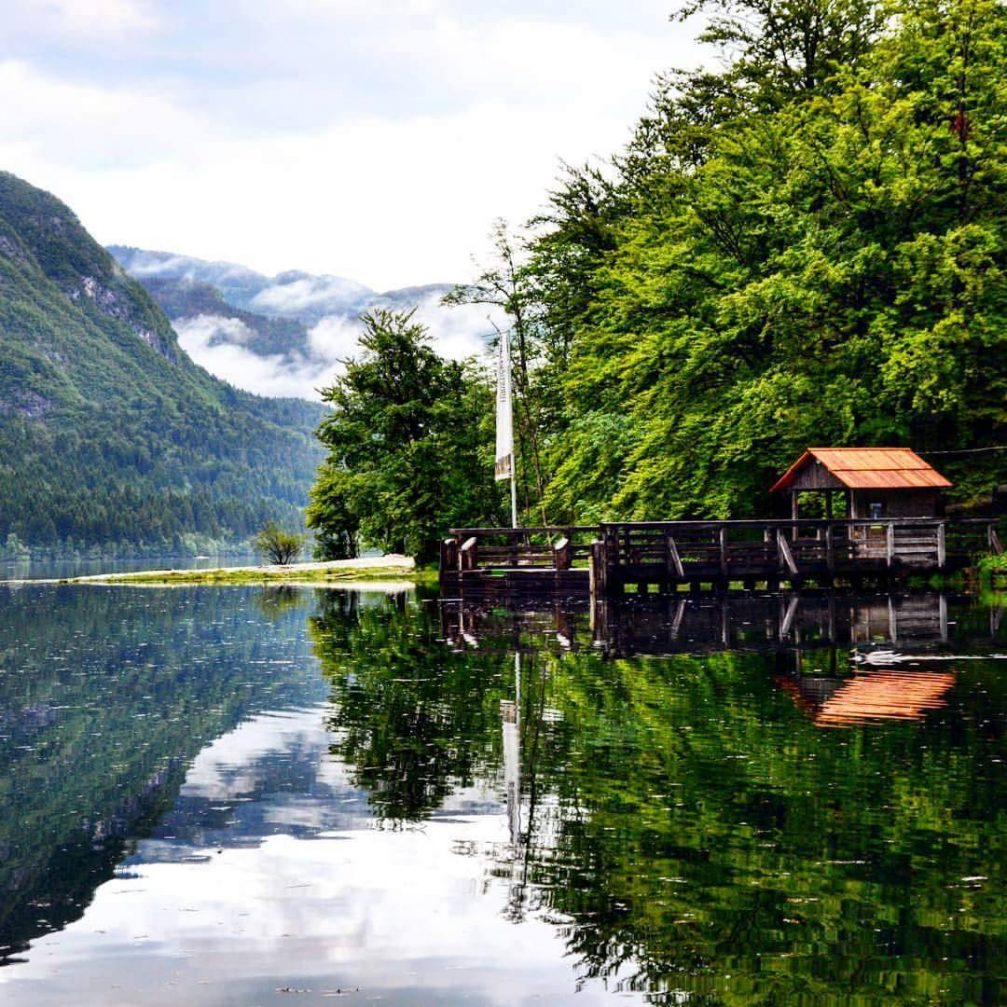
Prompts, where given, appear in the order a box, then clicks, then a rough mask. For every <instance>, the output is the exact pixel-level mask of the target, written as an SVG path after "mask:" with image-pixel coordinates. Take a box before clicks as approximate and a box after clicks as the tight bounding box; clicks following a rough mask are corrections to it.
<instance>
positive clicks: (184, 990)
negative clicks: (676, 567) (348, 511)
mask: <svg viewBox="0 0 1007 1007" xmlns="http://www.w3.org/2000/svg"><path fill="white" fill-rule="evenodd" d="M679 600H680V599H674V604H673V605H672V606H671V607H670V608H668V607H661V606H662V605H664V604H665V602H664V600H663V599H658V598H656V596H655V597H653V598H652V597H650V596H639V597H637V598H635V599H628V600H627V603H625V604H621V605H619V606H618V607H615V608H610V609H608V610H606V611H604V612H601V611H598V610H595V611H594V612H593V613H592V612H591V611H590V610H589V609H588V608H587V607H586V606H582V607H580V608H575V609H573V610H571V609H569V608H566V607H564V606H558V607H555V608H550V609H549V610H547V611H545V612H541V611H532V610H525V611H520V610H513V609H508V608H505V607H494V608H489V607H482V608H472V607H466V608H460V607H458V606H456V605H450V604H442V603H440V602H438V601H437V599H436V598H428V597H405V596H399V597H394V598H393V597H383V596H381V595H379V594H377V593H373V594H369V595H366V594H365V595H357V594H350V593H342V592H318V593H317V594H316V593H314V592H305V593H303V594H301V593H288V594H271V595H262V596H260V595H259V593H258V592H255V591H248V590H241V591H239V592H227V591H221V592H217V591H215V590H213V589H211V590H209V591H207V592H189V591H183V592H151V593H147V592H144V593H134V592H121V593H113V592H103V593H101V594H93V595H92V594H86V595H85V594H80V593H73V592H62V591H59V592H54V593H51V594H45V593H42V592H34V591H33V592H30V593H27V594H23V595H21V596H20V597H19V598H14V599H10V600H9V604H8V607H7V609H5V610H0V635H2V634H3V633H5V632H6V639H7V640H8V641H10V640H12V639H15V638H18V639H28V636H27V635H26V634H25V633H24V632H23V629H24V627H25V626H26V625H29V624H31V625H34V626H35V633H34V639H33V642H32V643H31V645H27V644H26V645H23V646H21V647H20V648H16V647H15V648H9V649H8V651H7V661H6V663H5V665H4V669H3V673H2V674H0V683H2V684H3V687H4V689H5V690H6V691H5V693H4V695H5V697H6V699H7V700H8V706H7V709H8V710H9V711H10V712H9V714H8V723H9V725H10V727H11V729H13V730H14V731H16V732H19V733H16V734H15V736H14V737H12V738H11V741H10V744H9V745H4V746H0V755H2V757H3V759H4V760H6V761H5V770H6V771H5V773H4V777H5V779H6V780H7V781H8V784H7V786H8V787H9V790H8V792H7V793H6V794H5V795H4V796H3V799H4V801H5V807H6V808H8V809H10V811H11V814H10V815H8V816H5V818H4V819H3V826H4V829H5V830H6V831H5V832H4V839H5V842H6V843H7V844H8V845H7V847H6V849H5V851H4V852H5V855H6V857H7V859H6V860H5V861H4V860H0V878H2V879H3V883H4V884H5V885H6V886H7V888H6V890H7V891H8V892H12V893H14V897H15V901H16V904H17V905H19V906H20V907H22V908H23V913H21V914H20V916H19V917H18V918H15V917H14V916H10V915H9V916H7V918H6V919H5V920H0V922H2V923H3V924H4V925H5V927H6V931H7V932H6V934H5V935H4V936H5V941H4V942H5V943H7V944H10V945H12V946H13V947H14V949H15V950H16V952H17V957H18V958H20V959H27V960H26V961H25V962H24V963H21V964H13V965H11V966H10V967H8V968H4V969H0V991H2V999H3V1000H4V1002H5V1003H11V1004H13V1005H15V1007H27V1005H29V1004H30V1005H31V1007H39V1005H45V1007H49V1005H56V1004H60V1005H61V1004H62V1003H67V1002H75V1003H80V1004H95V1005H97V1004H102V1005H105V1004H106V1003H108V1002H109V997H108V991H109V990H110V989H111V988H112V987H113V986H115V987H121V991H120V992H117V993H116V994H115V996H117V997H118V1000H117V1001H116V1002H120V1003H129V1004H131V1005H133V1007H155V1005H156V1007H162V1005H165V1007H167V1005H170V1004H177V1003H179V1002H186V1003H192V1004H196V1005H211V1004H212V1005H214V1007H216V1005H218V1004H219V1005H223V1004H231V1003H239V1002H240V1003H263V1004H267V1003H268V1004H282V1003H286V1002H290V1000H291V994H292V993H297V994H299V995H298V997H297V999H300V998H301V997H303V999H304V1001H305V1002H310V1001H312V999H313V998H318V997H320V996H322V995H328V993H331V994H332V995H339V996H343V997H344V998H346V999H347V1000H348V1002H350V1003H364V1002H368V1001H369V1000H372V999H376V998H381V1000H382V1002H385V1003H392V1004H410V1005H412V1004H420V1003H444V1004H451V1005H454V1004H461V1003H477V1004H494V1005H497V1004H499V1005H504V1004H511V1003H516V1002H524V1001H526V1000H530V999H532V998H533V997H535V998H537V999H539V1000H540V1001H541V1002H545V1003H550V1004H560V1003H577V1004H581V1005H583V1004H599V1003H604V1002H609V1001H610V998H611V993H613V992H619V993H621V994H622V995H623V996H624V998H625V999H629V1000H630V1001H631V1002H636V1003H641V1004H644V1003H647V1004H671V1003H680V1004H693V1005H700V1007H714V1005H718V1007H719V1005H724V1007H726V1005H734V1004H746V1005H747V1004H755V1003H759V1004H779V1005H791V1004H793V1005H805V1004H815V1005H819V1004H822V1005H828V1007H840V1005H844V1007H845V1005H848V1004H851V1003H855V1004H858V1005H871V1007H873V1005H879V1007H880V1005H882V1004H883V1005H885V1007H889V1005H893V1004H894V1005H906V1007H908V1005H917V1004H929V1003H934V1004H990V1005H992V1004H1002V1003H1005V1002H1007V895H1005V892H1007V829H1005V827H1004V823H1005V822H1007V788H1005V785H1004V772H1005V765H1007V675H1005V673H1007V662H1001V661H1000V660H999V659H998V658H997V656H996V655H998V654H1002V653H1004V652H1007V639H1005V636H1007V627H1005V626H1004V624H1003V620H1002V619H1001V618H1000V614H999V613H998V612H997V611H996V610H990V609H989V608H986V607H983V606H979V605H975V604H973V603H970V602H968V601H966V600H964V599H958V598H953V597H951V598H942V597H941V596H940V595H920V596H904V597H893V598H891V599H889V598H887V597H873V598H866V599H865V598H857V597H854V596H850V595H845V596H844V595H835V596H833V597H831V598H830V597H829V596H827V595H818V596H807V597H805V596H801V597H799V598H797V600H796V604H795V602H794V599H793V597H787V596H785V597H783V598H779V597H775V596H774V597H769V596H766V597H758V596H750V597H748V596H745V597H741V596H732V597H731V598H730V599H728V603H727V608H726V612H725V609H724V606H723V604H722V601H719V600H716V599H688V598H686V599H681V600H683V601H684V602H685V604H684V607H683V606H681V605H679V604H678V602H679ZM47 607H48V608H51V609H52V612H53V616H54V618H53V619H51V620H50V621H47V617H46V614H45V613H46V610H47ZM725 627H726V632H725ZM155 629H156V631H157V636H158V637H159V640H160V642H158V641H156V640H154V639H153V638H152V637H153V634H154V631H155ZM725 642H726V645H725ZM61 654H62V655H69V658H70V659H69V660H68V661H57V660H56V658H57V657H58V656H59V655H61ZM858 657H859V658H860V660H856V658H858ZM85 659H86V661H87V662H88V663H87V664H86V671H87V674H85V675H81V674H79V673H78V671H79V668H80V667H81V666H80V664H79V662H81V661H84V660H85ZM66 665H69V666H68V667H66ZM21 669H25V670H28V669H30V670H31V672H32V674H31V675H28V674H23V673H22V670H21ZM861 683H866V693H865V692H864V691H863V690H864V689H865V686H864V685H863V684H861ZM43 685H44V686H46V688H47V689H48V693H46V694H45V696H43V694H42V693H41V692H40V687H41V686H43ZM57 696H61V697H62V701H63V703H64V704H67V705H66V708H64V709H58V708H57ZM40 697H42V698H45V699H46V703H47V705H46V706H45V707H44V709H43V707H42V706H41V705H40ZM113 698H114V701H112V700H113ZM43 714H44V716H43ZM200 714H202V715H200ZM96 717H97V718H99V719H97V720H96V719H94V718H96ZM18 725H20V726H18ZM189 725H191V728H190V727H189ZM86 728H93V730H90V729H86ZM837 728H839V729H837ZM96 738H97V739H98V740H96ZM214 739H216V740H214ZM25 746H31V750H27V749H26V748H25ZM196 752H198V753H199V754H198V756H196V758H195V761H194V762H193V761H192V759H193V755H194V753H196ZM134 763H135V765H134ZM165 766H167V767H168V772H167V773H166V775H164V776H163V777H157V778H155V777H154V776H152V775H151V774H152V772H154V771H155V770H156V769H157V768H158V767H165ZM83 770H87V771H86V772H85V771H83ZM43 772H44V773H45V774H47V775H45V776H43V775H40V774H42V773H43ZM109 773H114V774H115V776H114V779H113V780H112V782H113V784H114V794H111V793H107V790H108V786H107V784H108V782H109V781H108V779H107V777H108V774H109ZM33 781H42V783H40V784H39V785H35V784H34V783H33ZM43 785H44V787H45V788H46V790H43V789H42V787H43ZM61 785H63V786H62V789H60V788H61ZM151 787H153V788H154V789H155V791H156V794H153V795H152V796H151V799H150V800H149V801H145V800H144V794H146V793H147V792H148V790H150V788H151ZM130 795H136V797H137V801H139V802H140V804H138V805H137V814H136V815H133V814H132V812H130V814H129V816H128V819H127V818H124V821H123V822H122V825H121V828H120V832H119V834H118V835H119V838H118V839H117V841H116V843H114V844H111V843H106V844H105V846H104V848H103V850H102V852H100V854H98V853H97V852H96V849H93V847H96V846H97V845H99V844H100V842H101V837H100V836H99V835H98V834H97V833H95V832H94V831H93V830H91V831H88V830H86V829H85V830H84V831H83V832H82V831H81V825H80V817H81V809H84V811H85V813H90V809H94V810H95V811H101V809H102V808H108V809H110V810H109V811H106V812H102V814H103V815H104V816H105V817H106V818H107V817H109V816H111V815H115V814H118V813H120V812H119V811H118V810H117V809H121V808H122V807H124V806H127V805H128V801H129V798H130ZM103 802H104V803H103ZM124 802H126V803H125V804H124ZM140 805H142V808H141V806H140ZM128 807H132V806H131V805H128ZM15 815H16V816H17V817H15ZM21 822H23V824H18V823H21ZM43 826H44V827H43ZM78 834H79V835H78ZM75 837H78V838H79V842H78V840H77V839H76V838H75ZM71 841H72V842H73V843H76V845H72V844H71ZM75 850H81V851H90V852H91V853H95V854H96V856H97V857H98V858H99V859H100V862H97V860H95V861H94V862H91V861H86V860H84V859H82V858H80V857H78V855H77V853H75V852H74V851H75ZM5 864H6V865H10V870H9V871H6V873H4V870H6V868H5V867H4V865H5ZM78 868H79V869H78ZM113 872H114V877H111V880H109V879H110V876H111V875H113ZM68 895H72V897H73V910H72V912H71V913H70V914H69V916H68V918H69V919H73V918H75V916H76V915H80V914H81V913H83V918H81V919H79V920H77V921H76V923H72V922H71V923H69V924H68V925H66V926H65V929H61V930H56V929H53V928H60V927H63V926H64V924H65V923H66V919H67V917H65V918H63V919H55V918H54V916H53V913H52V912H51V911H49V912H48V913H47V912H46V911H45V910H44V909H42V908H41V907H43V906H44V905H46V904H49V905H56V904H58V903H60V902H61V900H62V901H63V902H66V901H67V896H68ZM125 895H129V896H130V897H129V898H123V897H122V896H125ZM43 915H45V916H47V917H48V919H49V924H48V925H47V926H46V927H45V928H44V929H48V930H53V932H51V933H48V934H47V935H46V936H44V937H41V936H40V932H39V930H38V929H33V928H35V927H36V926H37V924H36V922H35V920H36V919H37V918H38V917H41V916H43ZM222 921H223V922H222ZM225 924H226V925H225ZM109 934H112V935H113V936H111V937H110V936H109ZM358 987H359V990H358ZM304 991H310V992H304Z"/></svg>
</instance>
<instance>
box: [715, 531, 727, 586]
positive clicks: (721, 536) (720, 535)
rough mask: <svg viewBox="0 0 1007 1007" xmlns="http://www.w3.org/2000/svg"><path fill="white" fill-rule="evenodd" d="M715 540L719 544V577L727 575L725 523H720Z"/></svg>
mask: <svg viewBox="0 0 1007 1007" xmlns="http://www.w3.org/2000/svg"><path fill="white" fill-rule="evenodd" d="M717 540H718V542H719V544H720V575H721V577H724V578H726V577H727V525H723V524H722V525H721V526H720V528H719V530H718V534H717Z"/></svg>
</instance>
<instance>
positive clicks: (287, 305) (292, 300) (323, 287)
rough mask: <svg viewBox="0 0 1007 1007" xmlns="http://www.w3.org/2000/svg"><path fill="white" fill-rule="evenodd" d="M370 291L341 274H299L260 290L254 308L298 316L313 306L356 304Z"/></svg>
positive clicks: (337, 306)
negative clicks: (340, 275)
mask: <svg viewBox="0 0 1007 1007" xmlns="http://www.w3.org/2000/svg"><path fill="white" fill-rule="evenodd" d="M369 293H370V291H369V290H368V289H367V287H364V286H362V285H361V284H359V283H354V282H353V281H352V280H345V279H343V278H342V277H339V276H299V277H296V278H295V279H291V280H288V281H280V282H277V283H273V284H271V285H270V286H268V287H266V289H265V290H262V291H260V292H259V293H258V294H256V295H255V297H253V298H252V309H253V310H255V311H262V312H265V313H266V314H273V315H296V314H299V313H300V312H302V311H309V310H312V309H316V310H317V309H319V308H321V309H323V310H324V309H326V308H328V309H330V310H331V309H333V308H339V307H345V306H349V305H353V304H354V303H356V302H358V301H359V300H360V299H361V298H362V297H365V296H366V295H367V294H369Z"/></svg>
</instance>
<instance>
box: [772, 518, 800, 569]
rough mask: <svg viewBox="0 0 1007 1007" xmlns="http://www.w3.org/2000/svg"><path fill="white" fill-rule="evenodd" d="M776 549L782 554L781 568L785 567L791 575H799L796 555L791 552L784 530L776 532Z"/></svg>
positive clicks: (779, 529) (780, 529)
mask: <svg viewBox="0 0 1007 1007" xmlns="http://www.w3.org/2000/svg"><path fill="white" fill-rule="evenodd" d="M776 548H777V550H778V551H779V554H780V564H781V566H785V567H786V568H787V569H788V570H789V571H790V572H791V573H797V563H795V562H794V554H793V553H792V552H791V551H790V546H789V545H788V544H787V537H786V535H784V534H783V529H782V528H778V529H777V530H776Z"/></svg>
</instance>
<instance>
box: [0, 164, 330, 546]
mask: <svg viewBox="0 0 1007 1007" xmlns="http://www.w3.org/2000/svg"><path fill="white" fill-rule="evenodd" d="M0 345H2V347H3V358H2V361H0V464H2V466H3V472H4V476H5V478H4V479H3V480H2V481H0V537H4V538H6V537H7V536H8V535H10V534H11V533H13V534H15V535H16V536H18V538H19V539H21V540H22V541H24V542H27V543H28V544H29V545H31V546H40V547H45V548H49V549H53V550H64V551H66V550H71V549H74V548H79V547H81V546H95V545H100V546H104V547H108V546H110V545H116V546H118V547H123V548H127V549H136V548H146V549H152V548H164V547H175V548H179V547H180V546H181V545H183V544H188V545H189V546H190V547H191V546H193V545H194V544H195V543H206V542H207V541H208V540H211V539H212V540H222V539H224V540H227V539H231V540H233V539H236V538H243V537H246V536H247V535H249V534H250V533H252V532H254V531H255V530H257V529H258V528H259V527H260V526H261V525H262V524H263V523H264V522H265V521H267V520H269V519H277V520H280V521H283V522H287V523H293V522H295V521H296V522H298V523H299V520H300V518H299V509H300V507H301V506H302V505H303V502H304V500H305V499H306V494H307V489H308V487H309V486H310V484H311V481H312V478H313V476H314V470H315V467H316V464H317V462H318V459H319V457H320V451H319V449H318V448H317V447H316V444H315V440H314V437H313V430H314V428H315V426H316V425H317V423H318V422H319V420H320V419H321V416H322V415H323V414H322V410H321V408H320V407H319V406H317V405H315V404H312V403H308V402H303V401H293V400H280V399H262V398H257V397H255V396H253V395H249V394H247V393H245V392H241V391H238V390H237V389H235V388H233V387H231V386H229V385H227V384H225V383H224V382H222V381H220V380H218V379H216V378H214V377H212V376H211V375H209V374H208V373H207V372H206V371H205V370H203V369H202V368H201V367H198V366H196V364H194V363H193V362H192V361H191V360H190V359H189V357H188V356H187V355H186V353H185V352H184V351H183V349H182V347H180V345H179V342H178V339H177V337H176V334H175V332H174V331H173V330H172V327H171V324H170V322H169V321H168V318H167V317H166V315H165V314H164V312H163V311H162V310H161V308H160V307H158V305H157V304H156V303H155V302H154V300H153V299H152V298H151V297H150V295H148V293H147V292H146V291H145V290H144V288H143V287H142V286H141V285H140V284H139V283H137V282H136V281H135V280H134V279H132V278H131V277H130V276H129V275H128V274H127V273H126V272H125V271H124V270H123V269H122V268H121V267H120V266H119V264H118V263H117V262H116V261H115V259H113V258H112V256H111V255H109V253H108V252H106V251H105V250H104V249H103V248H102V247H101V246H100V245H99V244H98V243H97V242H95V241H94V240H93V239H92V238H91V236H90V235H89V234H88V233H87V232H86V231H85V230H84V228H83V227H82V226H81V224H80V222H79V221H78V220H77V218H76V217H75V216H74V214H73V212H72V211H71V210H70V209H69V208H68V207H66V206H65V205H64V204H63V203H61V202H60V201H59V200H58V199H56V198H55V197H54V196H52V195H50V194H49V193H47V192H44V191H42V190H41V189H37V188H35V187H34V186H32V185H29V184H28V183H27V182H24V181H22V180H21V179H19V178H16V177H15V176H14V175H10V174H7V173H0Z"/></svg>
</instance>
